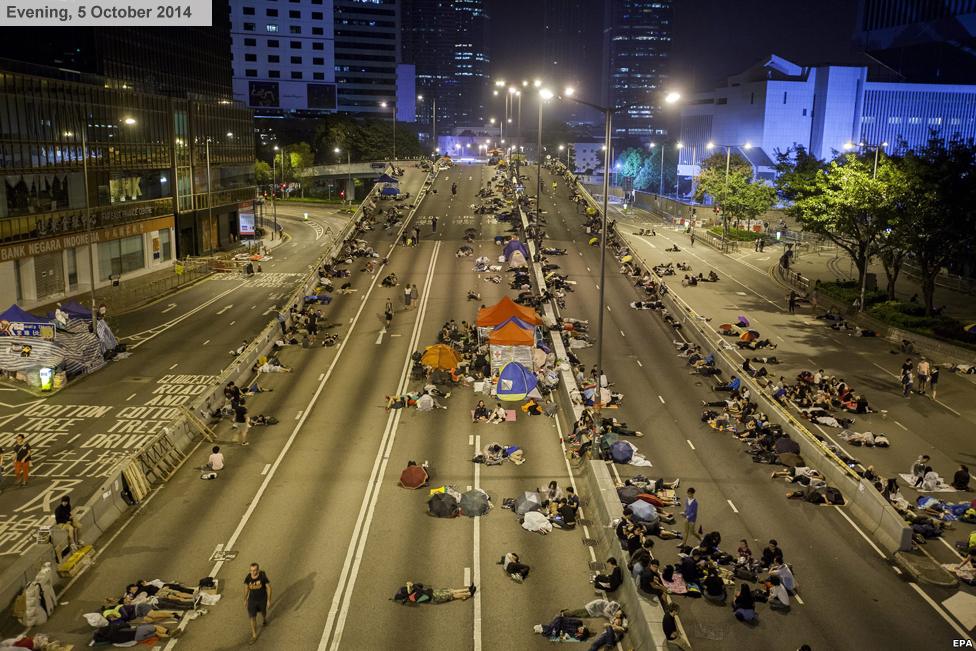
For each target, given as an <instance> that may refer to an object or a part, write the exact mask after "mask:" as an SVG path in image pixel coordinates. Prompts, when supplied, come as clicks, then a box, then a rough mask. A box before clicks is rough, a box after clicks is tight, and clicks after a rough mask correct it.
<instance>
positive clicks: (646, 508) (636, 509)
mask: <svg viewBox="0 0 976 651" xmlns="http://www.w3.org/2000/svg"><path fill="white" fill-rule="evenodd" d="M630 511H631V513H633V514H634V519H635V520H637V521H638V522H645V523H647V524H655V523H656V522H657V521H658V520H660V519H661V516H659V515H658V514H657V509H655V508H654V507H653V506H652V505H650V504H648V503H647V502H644V501H641V500H638V501H636V502H634V503H633V504H631V505H630Z"/></svg>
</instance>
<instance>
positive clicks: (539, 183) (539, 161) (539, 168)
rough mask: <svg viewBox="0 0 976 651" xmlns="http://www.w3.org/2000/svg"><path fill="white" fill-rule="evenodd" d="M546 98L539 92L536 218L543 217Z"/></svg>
mask: <svg viewBox="0 0 976 651" xmlns="http://www.w3.org/2000/svg"><path fill="white" fill-rule="evenodd" d="M543 103H545V98H544V97H543V96H542V93H539V139H538V143H537V147H538V149H537V150H536V160H535V177H536V178H535V214H536V219H538V220H541V219H542V105H543Z"/></svg>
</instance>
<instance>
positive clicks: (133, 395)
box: [125, 393, 136, 402]
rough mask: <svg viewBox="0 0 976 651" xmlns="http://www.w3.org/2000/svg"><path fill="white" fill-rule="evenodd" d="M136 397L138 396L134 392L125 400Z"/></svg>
mask: <svg viewBox="0 0 976 651" xmlns="http://www.w3.org/2000/svg"><path fill="white" fill-rule="evenodd" d="M135 397H136V394H134V393H133V394H132V395H131V396H129V397H128V398H126V399H125V400H126V402H128V401H129V400H132V399H133V398H135Z"/></svg>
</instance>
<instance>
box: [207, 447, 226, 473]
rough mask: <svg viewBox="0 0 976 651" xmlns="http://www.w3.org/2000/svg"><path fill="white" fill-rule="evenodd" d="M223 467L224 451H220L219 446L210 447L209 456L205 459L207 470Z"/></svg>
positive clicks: (215, 470) (221, 468) (217, 469)
mask: <svg viewBox="0 0 976 651" xmlns="http://www.w3.org/2000/svg"><path fill="white" fill-rule="evenodd" d="M223 469H224V453H223V452H221V451H220V446H219V445H215V446H213V447H212V448H211V449H210V457H209V458H208V459H207V470H213V471H214V472H217V471H220V470H223Z"/></svg>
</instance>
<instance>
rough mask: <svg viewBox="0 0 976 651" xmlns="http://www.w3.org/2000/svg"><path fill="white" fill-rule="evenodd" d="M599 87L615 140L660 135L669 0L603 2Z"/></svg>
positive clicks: (667, 57) (668, 47)
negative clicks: (601, 78)
mask: <svg viewBox="0 0 976 651" xmlns="http://www.w3.org/2000/svg"><path fill="white" fill-rule="evenodd" d="M605 8H606V14H605V20H604V59H603V60H604V64H605V67H604V83H605V84H606V88H605V90H606V92H605V93H604V96H605V97H607V98H608V101H609V103H610V106H613V107H614V109H615V110H616V113H615V116H614V125H613V133H614V136H615V137H618V138H629V139H640V140H649V139H650V138H651V137H652V136H653V135H654V134H658V133H663V132H664V126H663V125H662V124H661V120H660V117H659V113H660V109H661V102H662V100H663V97H662V96H663V91H664V89H665V85H666V83H667V79H668V71H669V63H670V56H671V31H672V19H673V13H674V12H673V8H672V2H671V0H607V2H606V4H605Z"/></svg>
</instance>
